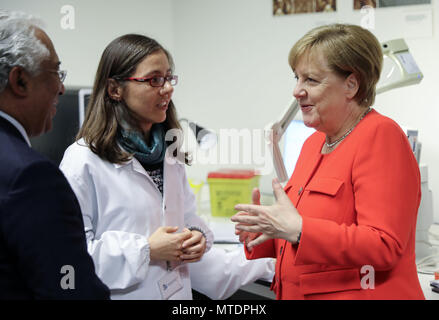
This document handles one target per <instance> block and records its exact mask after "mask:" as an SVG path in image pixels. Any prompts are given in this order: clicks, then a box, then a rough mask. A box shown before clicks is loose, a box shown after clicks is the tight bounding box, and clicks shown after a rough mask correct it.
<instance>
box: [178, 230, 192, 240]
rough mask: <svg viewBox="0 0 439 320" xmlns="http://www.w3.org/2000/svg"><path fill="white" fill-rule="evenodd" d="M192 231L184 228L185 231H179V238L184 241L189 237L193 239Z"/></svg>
mask: <svg viewBox="0 0 439 320" xmlns="http://www.w3.org/2000/svg"><path fill="white" fill-rule="evenodd" d="M192 236H193V235H192V232H191V231H190V230H189V229H186V228H185V229H184V230H183V232H181V233H179V234H178V239H179V240H180V241H184V240H187V239H191V238H192Z"/></svg>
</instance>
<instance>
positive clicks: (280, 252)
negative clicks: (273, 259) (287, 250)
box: [279, 247, 284, 255]
mask: <svg viewBox="0 0 439 320" xmlns="http://www.w3.org/2000/svg"><path fill="white" fill-rule="evenodd" d="M283 248H284V247H280V251H279V254H280V255H281V254H282V249H283Z"/></svg>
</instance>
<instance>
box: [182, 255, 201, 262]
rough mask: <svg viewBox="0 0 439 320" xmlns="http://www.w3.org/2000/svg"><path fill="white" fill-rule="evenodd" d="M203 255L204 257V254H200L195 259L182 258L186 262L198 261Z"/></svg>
mask: <svg viewBox="0 0 439 320" xmlns="http://www.w3.org/2000/svg"><path fill="white" fill-rule="evenodd" d="M202 257H203V256H199V257H197V258H194V259H182V261H184V262H186V263H192V262H198V261H200V260H201V258H202Z"/></svg>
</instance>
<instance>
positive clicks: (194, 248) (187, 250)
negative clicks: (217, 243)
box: [183, 241, 204, 254]
mask: <svg viewBox="0 0 439 320" xmlns="http://www.w3.org/2000/svg"><path fill="white" fill-rule="evenodd" d="M203 248H204V242H202V241H200V242H197V243H196V244H194V245H192V246H189V247H187V248H183V253H188V254H193V253H197V252H201V251H203Z"/></svg>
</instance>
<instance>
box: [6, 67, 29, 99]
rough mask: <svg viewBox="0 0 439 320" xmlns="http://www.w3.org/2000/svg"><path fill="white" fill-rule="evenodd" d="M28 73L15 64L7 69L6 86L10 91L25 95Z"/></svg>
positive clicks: (21, 95)
mask: <svg viewBox="0 0 439 320" xmlns="http://www.w3.org/2000/svg"><path fill="white" fill-rule="evenodd" d="M30 79H31V76H30V74H29V73H28V72H27V71H26V70H24V69H23V68H22V67H20V66H15V67H13V68H12V69H11V71H9V76H8V86H9V88H10V89H11V91H12V93H14V94H15V95H17V96H20V97H25V96H27V95H28V91H29V85H30Z"/></svg>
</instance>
